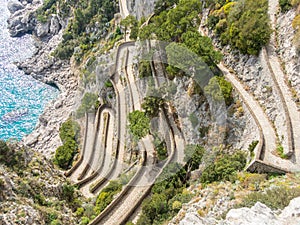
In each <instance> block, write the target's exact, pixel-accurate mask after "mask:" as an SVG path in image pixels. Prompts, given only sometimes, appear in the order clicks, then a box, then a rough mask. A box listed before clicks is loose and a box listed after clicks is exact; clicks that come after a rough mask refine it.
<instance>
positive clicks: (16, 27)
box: [7, 9, 36, 37]
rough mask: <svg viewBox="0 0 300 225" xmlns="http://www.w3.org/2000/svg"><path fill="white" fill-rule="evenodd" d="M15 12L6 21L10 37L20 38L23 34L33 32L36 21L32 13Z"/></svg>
mask: <svg viewBox="0 0 300 225" xmlns="http://www.w3.org/2000/svg"><path fill="white" fill-rule="evenodd" d="M24 10H25V9H23V10H18V11H16V12H15V13H14V14H13V15H12V16H11V17H10V18H9V19H8V20H7V23H8V29H9V32H10V35H11V36H12V37H17V36H21V35H23V34H25V33H31V32H32V31H33V30H34V27H35V24H36V20H35V18H34V12H25V11H24Z"/></svg>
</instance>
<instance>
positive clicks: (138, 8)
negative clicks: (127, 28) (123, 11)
mask: <svg viewBox="0 0 300 225" xmlns="http://www.w3.org/2000/svg"><path fill="white" fill-rule="evenodd" d="M156 1H157V0H128V1H127V7H128V10H129V13H130V14H132V15H135V16H136V17H137V19H138V20H140V19H141V18H142V17H145V18H147V17H148V16H149V15H151V14H152V13H153V11H154V6H155V2H156Z"/></svg>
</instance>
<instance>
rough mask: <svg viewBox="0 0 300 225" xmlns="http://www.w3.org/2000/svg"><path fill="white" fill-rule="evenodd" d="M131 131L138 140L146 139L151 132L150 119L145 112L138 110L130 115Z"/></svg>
mask: <svg viewBox="0 0 300 225" xmlns="http://www.w3.org/2000/svg"><path fill="white" fill-rule="evenodd" d="M128 120H129V130H130V132H131V133H132V135H133V136H134V138H136V139H141V138H143V137H145V136H146V135H147V134H149V132H150V119H149V118H148V117H147V116H146V113H145V112H142V111H139V110H136V111H133V112H131V113H129V116H128Z"/></svg>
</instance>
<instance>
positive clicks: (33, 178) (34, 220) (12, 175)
mask: <svg viewBox="0 0 300 225" xmlns="http://www.w3.org/2000/svg"><path fill="white" fill-rule="evenodd" d="M0 148H1V149H0V151H1V155H3V154H5V158H6V159H3V158H1V160H0V211H1V215H0V224H3V225H8V224H78V221H77V219H76V218H75V214H73V212H75V210H76V209H77V207H79V206H80V205H81V204H82V202H81V200H80V199H83V198H81V197H80V193H79V192H78V191H77V190H75V189H74V187H72V186H71V185H70V184H69V183H68V182H67V180H66V179H65V177H64V176H63V174H62V173H61V172H59V171H58V170H57V169H56V168H55V167H54V166H53V164H52V163H50V162H49V161H48V160H47V159H46V158H45V157H44V156H42V155H41V154H39V153H37V152H34V151H32V150H30V149H27V148H24V147H21V146H18V145H16V144H9V148H8V149H7V148H6V146H5V145H4V144H3V142H2V141H1V147H0Z"/></svg>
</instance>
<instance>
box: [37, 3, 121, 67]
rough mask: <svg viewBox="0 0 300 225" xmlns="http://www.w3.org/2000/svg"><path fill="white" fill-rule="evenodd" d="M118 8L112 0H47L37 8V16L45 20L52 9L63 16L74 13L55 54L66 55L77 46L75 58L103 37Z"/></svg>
mask: <svg viewBox="0 0 300 225" xmlns="http://www.w3.org/2000/svg"><path fill="white" fill-rule="evenodd" d="M73 10H74V11H73ZM117 10H118V7H117V1H115V0H114V1H111V0H91V1H88V0H83V1H78V0H71V1H63V0H46V1H44V3H43V5H42V6H41V7H40V8H39V9H38V10H37V18H38V20H40V21H41V22H46V21H47V19H48V17H49V15H51V14H52V13H58V14H59V16H61V17H62V18H66V17H68V16H70V14H71V13H74V17H73V18H72V19H71V20H70V21H69V22H68V26H67V29H66V30H65V32H64V35H63V41H62V42H61V43H60V44H59V46H58V47H57V49H56V50H55V52H54V55H55V56H57V57H59V58H60V59H69V58H70V57H71V56H72V55H73V53H74V49H75V48H76V47H79V48H77V53H76V59H77V60H78V61H79V60H80V59H81V57H82V56H83V54H84V53H85V52H86V51H88V50H90V49H91V48H93V47H95V45H96V44H97V41H99V40H100V39H101V38H104V37H106V35H107V33H108V30H109V28H110V23H109V22H110V21H111V20H112V19H113V18H114V14H115V13H116V12H117ZM93 28H97V29H93Z"/></svg>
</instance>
